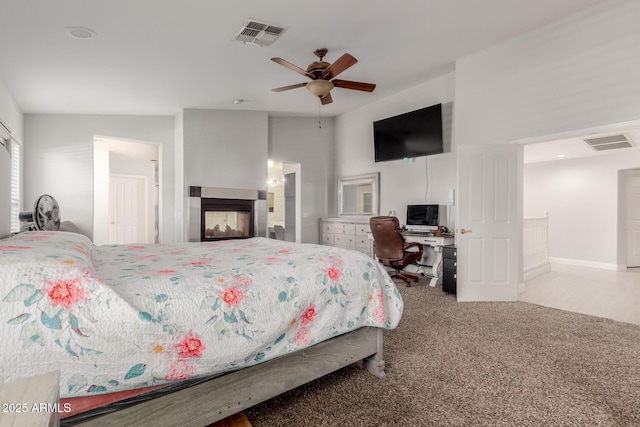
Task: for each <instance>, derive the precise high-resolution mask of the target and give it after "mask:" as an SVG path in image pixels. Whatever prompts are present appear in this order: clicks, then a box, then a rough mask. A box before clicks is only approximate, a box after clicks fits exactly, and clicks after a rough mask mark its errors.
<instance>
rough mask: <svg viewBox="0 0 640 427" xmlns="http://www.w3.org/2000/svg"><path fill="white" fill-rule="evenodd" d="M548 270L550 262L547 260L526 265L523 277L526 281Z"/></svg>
mask: <svg viewBox="0 0 640 427" xmlns="http://www.w3.org/2000/svg"><path fill="white" fill-rule="evenodd" d="M548 271H551V264H550V263H549V262H545V263H542V264H538V265H534V266H532V267H527V268H526V269H525V270H524V272H523V279H524V281H525V282H526V281H528V280H531V279H533V278H534V277H538V276H540V275H542V274H544V273H546V272H548Z"/></svg>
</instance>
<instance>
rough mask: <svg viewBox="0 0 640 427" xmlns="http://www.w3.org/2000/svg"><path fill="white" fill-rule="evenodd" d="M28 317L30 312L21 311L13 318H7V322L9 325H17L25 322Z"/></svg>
mask: <svg viewBox="0 0 640 427" xmlns="http://www.w3.org/2000/svg"><path fill="white" fill-rule="evenodd" d="M29 317H31V313H22V314H21V315H19V316H16V317H14V318H13V319H9V320H7V323H8V324H9V325H19V324H21V323H24V322H26V321H27V319H29Z"/></svg>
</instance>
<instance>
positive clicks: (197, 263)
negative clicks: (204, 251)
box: [191, 258, 213, 265]
mask: <svg viewBox="0 0 640 427" xmlns="http://www.w3.org/2000/svg"><path fill="white" fill-rule="evenodd" d="M212 259H213V258H202V259H199V260H197V261H191V265H206V264H207V263H208V262H209V261H211V260H212Z"/></svg>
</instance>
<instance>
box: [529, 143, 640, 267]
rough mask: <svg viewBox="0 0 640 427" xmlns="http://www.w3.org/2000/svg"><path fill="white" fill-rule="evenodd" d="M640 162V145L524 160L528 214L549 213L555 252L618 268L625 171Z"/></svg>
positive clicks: (563, 257)
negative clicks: (575, 156) (622, 174)
mask: <svg viewBox="0 0 640 427" xmlns="http://www.w3.org/2000/svg"><path fill="white" fill-rule="evenodd" d="M638 167H640V150H637V149H633V150H621V152H619V153H610V154H603V155H599V156H594V157H585V158H581V159H568V160H554V161H551V162H541V163H532V164H527V165H525V166H524V190H523V192H524V199H523V200H524V216H525V217H541V216H544V213H545V212H548V213H549V257H550V258H553V259H558V260H574V261H575V262H578V261H581V262H583V264H582V265H584V262H591V263H592V265H593V266H594V267H600V268H602V266H603V265H608V266H610V269H616V265H617V264H618V262H619V260H620V259H621V255H622V254H619V252H620V247H621V245H620V242H619V240H620V239H621V238H623V236H621V235H619V233H618V228H619V227H621V226H622V227H624V223H623V224H620V209H622V208H623V207H624V204H623V203H622V201H621V200H619V199H620V191H619V184H620V179H619V171H621V170H624V169H631V168H638Z"/></svg>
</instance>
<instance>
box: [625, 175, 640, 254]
mask: <svg viewBox="0 0 640 427" xmlns="http://www.w3.org/2000/svg"><path fill="white" fill-rule="evenodd" d="M626 175H627V179H626V183H627V184H626V187H627V190H626V193H627V197H626V205H627V209H626V226H627V267H640V170H639V169H634V170H629V171H627V172H626Z"/></svg>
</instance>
